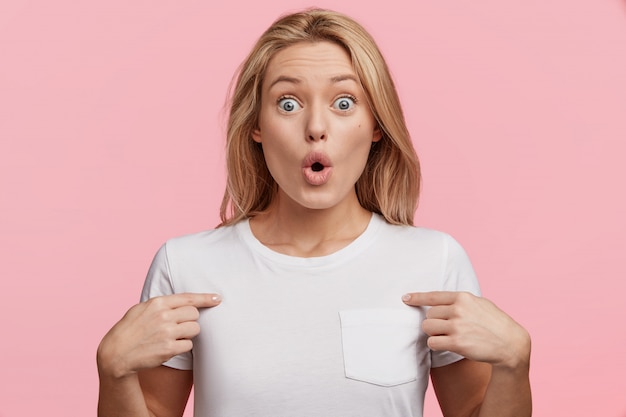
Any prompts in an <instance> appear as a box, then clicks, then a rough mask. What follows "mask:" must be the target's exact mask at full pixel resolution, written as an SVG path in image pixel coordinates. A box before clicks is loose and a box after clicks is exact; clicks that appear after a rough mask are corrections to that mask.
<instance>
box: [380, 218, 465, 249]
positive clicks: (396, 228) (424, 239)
mask: <svg viewBox="0 0 626 417" xmlns="http://www.w3.org/2000/svg"><path fill="white" fill-rule="evenodd" d="M383 230H384V234H385V236H386V237H387V238H388V239H393V240H398V241H402V242H404V243H409V242H412V243H423V244H430V245H446V246H447V245H450V244H455V243H456V239H455V238H454V237H452V236H451V235H450V234H448V233H447V232H444V231H441V230H436V229H432V228H429V227H425V226H411V225H394V224H390V223H387V222H385V225H384V226H383Z"/></svg>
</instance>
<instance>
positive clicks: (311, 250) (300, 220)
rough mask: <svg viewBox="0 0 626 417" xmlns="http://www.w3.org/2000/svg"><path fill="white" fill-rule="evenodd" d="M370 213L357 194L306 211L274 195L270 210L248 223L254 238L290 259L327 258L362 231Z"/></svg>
mask: <svg viewBox="0 0 626 417" xmlns="http://www.w3.org/2000/svg"><path fill="white" fill-rule="evenodd" d="M371 215H372V213H371V212H369V211H368V210H366V209H364V208H363V207H361V205H360V204H359V202H358V200H357V199H356V194H355V195H354V199H353V200H352V199H349V200H348V201H344V202H342V203H341V204H339V205H337V206H335V207H332V208H328V209H308V208H305V207H302V206H300V205H297V204H295V203H294V202H291V201H289V200H288V199H286V198H284V197H282V196H280V195H279V196H277V198H276V199H275V201H274V202H273V203H272V204H271V206H270V208H269V209H268V210H267V211H266V212H264V213H262V214H259V215H257V216H255V217H254V218H252V219H251V221H250V227H251V229H252V233H253V234H254V235H255V237H256V238H257V239H258V240H259V241H260V242H261V243H263V244H264V245H265V246H267V247H269V248H270V249H272V250H274V251H276V252H279V253H283V254H286V255H291V256H299V257H313V256H324V255H329V254H331V253H333V252H336V251H338V250H339V249H341V248H343V247H345V246H347V245H348V244H350V243H351V242H352V241H353V240H354V239H356V238H357V237H358V236H359V235H361V233H363V232H364V231H365V229H366V228H367V225H368V224H369V221H370V219H371Z"/></svg>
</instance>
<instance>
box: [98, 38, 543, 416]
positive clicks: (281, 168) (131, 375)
mask: <svg viewBox="0 0 626 417" xmlns="http://www.w3.org/2000/svg"><path fill="white" fill-rule="evenodd" d="M380 138H381V135H380V132H379V130H378V128H377V126H376V123H375V121H374V118H373V116H372V113H371V111H370V109H369V107H368V106H367V103H366V100H365V96H364V92H363V90H362V89H361V87H360V84H359V83H358V82H357V81H356V78H355V74H354V71H353V70H352V66H351V63H350V59H349V57H348V55H347V54H346V52H345V51H344V50H343V49H342V48H340V47H339V46H337V45H335V44H333V43H329V42H318V43H302V44H297V45H294V46H291V47H288V48H286V49H284V50H282V51H281V52H279V53H277V54H276V55H275V56H274V57H273V58H272V60H271V61H270V63H269V66H268V69H267V72H266V74H265V77H264V84H263V86H262V104H261V113H260V117H259V126H258V128H257V129H255V131H254V132H253V135H252V140H254V141H255V142H257V143H259V144H260V146H262V148H263V152H264V155H265V158H266V161H267V165H268V167H269V169H270V172H271V173H272V176H273V177H274V179H275V180H276V182H277V183H278V185H279V191H278V193H277V195H276V198H275V199H274V201H272V203H271V205H270V207H269V209H268V210H267V211H266V212H265V213H263V214H260V215H257V216H255V217H254V218H253V219H251V221H250V226H251V229H252V232H253V233H254V235H255V236H256V237H257V239H258V240H260V241H261V242H262V243H263V244H265V245H266V246H268V247H270V248H271V249H273V250H275V251H277V252H280V253H284V254H288V255H292V256H299V257H310V256H323V255H327V254H330V253H333V252H335V251H337V250H339V249H341V248H343V247H345V246H346V245H347V244H349V243H350V242H352V241H353V240H354V239H355V238H356V237H358V236H359V235H360V234H361V233H362V232H363V231H364V230H365V228H366V227H367V224H368V222H369V220H370V217H371V213H370V212H368V211H367V210H365V209H363V208H362V207H361V206H360V204H359V202H358V199H357V197H356V192H355V189H354V185H355V183H356V181H357V179H358V178H359V176H360V175H361V173H362V171H363V168H364V166H365V163H366V160H367V157H368V153H369V150H370V148H371V146H372V143H373V142H376V141H378V140H380ZM311 155H314V156H315V158H313V159H316V158H317V159H322V160H324V162H325V165H326V166H332V169H331V171H332V172H330V173H329V171H327V172H325V173H323V174H320V175H322V176H323V178H322V180H320V181H317V180H316V178H318V177H315V175H317V174H315V173H312V172H311V171H310V167H309V165H310V164H311V158H310V156H311ZM319 155H323V157H320V156H319ZM307 156H308V158H307ZM307 170H309V171H307ZM311 178H313V179H314V181H311ZM318 179H319V178H318ZM312 182H313V183H312ZM400 296H401V295H400V294H399V295H398V297H400ZM402 300H403V301H404V302H405V303H406V304H407V305H410V306H415V307H422V306H427V307H430V308H429V310H428V313H427V318H426V320H424V322H423V330H424V332H426V333H427V334H428V335H429V336H430V338H429V340H428V344H429V346H430V348H431V349H433V350H450V351H453V352H457V353H459V354H461V355H463V356H465V357H466V358H468V359H464V360H461V361H459V362H457V363H454V364H451V365H448V366H444V367H440V368H435V369H433V370H432V371H431V377H432V381H433V386H434V388H435V391H436V393H437V397H438V400H439V403H440V405H441V408H442V411H443V413H444V415H445V416H446V417H470V416H474V417H475V416H480V417H488V416H493V417H496V416H497V417H507V416H511V417H512V416H516V417H523V416H529V415H530V413H531V410H530V408H531V402H530V385H529V382H528V367H529V358H530V338H529V337H528V333H527V332H526V331H525V330H524V329H523V328H522V327H521V326H520V325H519V324H517V323H516V322H515V321H513V319H511V318H510V317H509V316H507V315H506V314H505V313H504V312H502V311H501V310H500V309H498V308H497V307H496V306H495V305H494V304H493V303H491V302H490V301H488V300H486V299H484V298H480V297H475V296H473V295H471V294H467V293H453V292H434V293H412V294H407V295H405V296H403V297H402ZM219 303H220V299H219V297H217V296H216V295H215V294H177V295H172V296H165V297H157V298H155V299H152V300H149V301H147V302H144V303H140V304H138V305H136V306H134V307H133V308H131V309H130V310H129V311H128V313H127V314H126V315H125V316H124V317H123V318H122V319H121V320H120V321H119V322H118V323H117V324H116V325H115V326H114V327H113V328H112V329H111V330H110V331H109V333H107V335H106V336H105V337H104V339H103V340H102V342H101V344H100V346H99V348H98V356H97V361H98V370H99V374H100V401H99V404H98V415H99V416H100V417H105V416H107V417H109V416H125V415H128V416H156V417H174V416H181V415H182V413H183V410H184V408H185V404H186V402H187V398H188V396H189V392H190V389H191V385H192V381H193V375H192V371H179V370H175V369H171V368H167V367H165V366H161V365H160V364H161V363H163V362H164V361H165V360H167V359H169V358H171V357H172V356H174V355H176V354H178V353H182V352H185V351H188V350H190V349H191V348H192V342H191V339H192V338H193V337H194V336H196V335H197V334H198V333H199V331H200V329H199V326H198V324H197V322H196V320H197V319H198V315H199V312H198V309H200V308H213V307H217V308H219V307H218V305H219Z"/></svg>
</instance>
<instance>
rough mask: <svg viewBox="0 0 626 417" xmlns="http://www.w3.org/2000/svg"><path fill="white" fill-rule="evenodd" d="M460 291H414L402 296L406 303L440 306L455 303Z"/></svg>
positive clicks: (418, 305)
mask: <svg viewBox="0 0 626 417" xmlns="http://www.w3.org/2000/svg"><path fill="white" fill-rule="evenodd" d="M457 295H458V293H457V292H455V291H430V292H413V293H408V294H405V295H403V296H402V301H404V303H405V304H407V305H410V306H414V307H421V306H440V305H450V304H454V302H455V301H456V298H457Z"/></svg>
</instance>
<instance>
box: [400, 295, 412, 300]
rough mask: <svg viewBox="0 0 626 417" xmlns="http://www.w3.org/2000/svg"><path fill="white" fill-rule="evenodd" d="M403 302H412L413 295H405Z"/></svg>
mask: <svg viewBox="0 0 626 417" xmlns="http://www.w3.org/2000/svg"><path fill="white" fill-rule="evenodd" d="M402 301H411V294H404V295H403V296H402Z"/></svg>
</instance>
